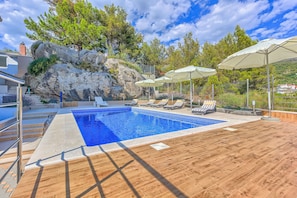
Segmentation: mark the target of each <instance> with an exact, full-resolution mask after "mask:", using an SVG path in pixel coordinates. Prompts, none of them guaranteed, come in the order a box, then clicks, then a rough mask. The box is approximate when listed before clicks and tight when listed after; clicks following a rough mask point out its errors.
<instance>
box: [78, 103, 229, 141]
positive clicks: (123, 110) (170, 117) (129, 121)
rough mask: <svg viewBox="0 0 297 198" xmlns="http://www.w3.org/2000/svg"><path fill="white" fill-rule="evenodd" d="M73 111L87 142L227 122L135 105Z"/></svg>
mask: <svg viewBox="0 0 297 198" xmlns="http://www.w3.org/2000/svg"><path fill="white" fill-rule="evenodd" d="M72 113H73V115H74V117H75V120H76V122H77V124H78V127H79V129H80V132H81V134H82V136H83V138H84V141H85V143H86V145H87V146H95V145H101V144H107V143H112V142H119V141H123V140H129V139H134V138H139V137H145V136H151V135H156V134H162V133H169V132H173V131H178V130H183V129H189V128H195V127H199V126H206V125H211V124H216V123H220V122H224V121H221V120H213V119H207V118H198V117H193V116H185V115H177V114H171V113H164V112H156V111H149V110H142V109H136V108H131V107H120V108H119V107H117V108H102V109H92V110H73V111H72Z"/></svg>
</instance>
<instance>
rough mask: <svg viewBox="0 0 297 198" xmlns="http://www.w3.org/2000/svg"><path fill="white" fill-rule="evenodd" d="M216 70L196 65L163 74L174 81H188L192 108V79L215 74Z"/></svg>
mask: <svg viewBox="0 0 297 198" xmlns="http://www.w3.org/2000/svg"><path fill="white" fill-rule="evenodd" d="M216 73H217V71H216V70H215V69H210V68H205V67H197V66H193V65H190V66H187V67H183V68H180V69H177V70H171V71H169V72H167V73H166V74H165V76H167V77H169V78H172V79H174V80H175V81H178V82H181V81H188V80H189V81H190V103H191V109H192V100H193V99H192V98H193V93H192V79H197V78H203V77H208V76H212V75H215V74H216Z"/></svg>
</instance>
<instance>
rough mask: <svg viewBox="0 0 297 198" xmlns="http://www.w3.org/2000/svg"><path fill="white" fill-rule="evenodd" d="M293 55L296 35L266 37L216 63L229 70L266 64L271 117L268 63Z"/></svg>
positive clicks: (269, 105) (269, 104) (295, 53)
mask: <svg viewBox="0 0 297 198" xmlns="http://www.w3.org/2000/svg"><path fill="white" fill-rule="evenodd" d="M295 57H297V36H295V37H290V38H286V39H266V40H262V41H260V42H258V43H257V44H256V45H253V46H250V47H248V48H245V49H243V50H240V51H238V52H236V53H234V54H232V55H230V56H228V57H227V58H226V59H225V60H223V61H222V62H221V63H220V64H219V65H218V68H219V69H230V70H231V69H245V68H255V67H262V66H266V69H267V82H268V88H267V93H268V112H269V117H271V95H270V79H269V76H270V74H269V64H270V63H275V62H279V61H282V60H285V59H289V58H295Z"/></svg>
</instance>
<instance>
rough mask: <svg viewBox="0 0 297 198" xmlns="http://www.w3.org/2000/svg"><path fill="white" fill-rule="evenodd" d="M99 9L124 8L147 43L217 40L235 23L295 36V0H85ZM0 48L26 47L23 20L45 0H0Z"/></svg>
mask: <svg viewBox="0 0 297 198" xmlns="http://www.w3.org/2000/svg"><path fill="white" fill-rule="evenodd" d="M89 2H90V3H92V5H93V6H95V7H97V8H99V9H102V8H103V6H104V5H110V4H112V3H114V4H115V5H119V6H120V7H122V8H124V9H125V10H126V12H127V14H128V21H129V22H131V24H133V26H134V27H135V29H136V31H137V32H140V33H142V34H143V35H144V40H145V41H147V42H150V41H151V40H152V39H154V38H158V39H159V40H160V41H161V42H163V43H166V44H172V45H176V43H177V42H179V41H182V39H183V37H184V36H185V34H187V33H189V32H192V33H193V37H194V38H195V39H198V41H199V42H200V44H202V45H203V43H204V42H206V41H207V42H210V43H216V42H218V41H219V40H220V39H222V38H223V37H224V36H226V35H227V34H228V33H233V32H234V29H235V26H236V25H239V26H240V27H241V28H243V29H244V30H245V31H246V32H247V34H248V35H249V36H250V37H252V38H253V39H258V40H262V39H266V38H286V37H290V36H296V35H297V28H296V27H297V1H296V0H120V1H119V0H89ZM0 10H1V12H0V16H1V17H2V19H3V21H2V22H1V23H0V50H1V49H4V48H8V49H12V50H18V46H19V44H20V43H21V42H24V43H25V44H26V46H27V47H30V46H31V44H32V42H34V41H31V40H29V39H28V38H27V37H26V34H25V33H26V32H27V31H28V30H26V27H25V25H24V22H23V21H24V19H25V18H27V17H29V16H30V17H32V18H33V19H37V16H39V15H41V14H43V13H44V12H47V11H48V5H47V3H45V2H44V1H43V0H30V1H28V0H0Z"/></svg>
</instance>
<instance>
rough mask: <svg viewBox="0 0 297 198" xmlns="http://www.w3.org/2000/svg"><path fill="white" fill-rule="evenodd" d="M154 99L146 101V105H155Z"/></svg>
mask: <svg viewBox="0 0 297 198" xmlns="http://www.w3.org/2000/svg"><path fill="white" fill-rule="evenodd" d="M155 101H156V100H155V99H150V100H149V101H148V104H154V103H155Z"/></svg>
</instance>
